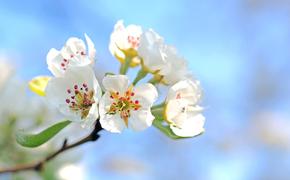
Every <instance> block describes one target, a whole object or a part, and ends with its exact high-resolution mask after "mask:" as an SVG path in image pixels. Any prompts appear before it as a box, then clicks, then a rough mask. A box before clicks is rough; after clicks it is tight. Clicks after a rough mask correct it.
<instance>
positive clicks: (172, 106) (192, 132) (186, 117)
mask: <svg viewBox="0 0 290 180" xmlns="http://www.w3.org/2000/svg"><path fill="white" fill-rule="evenodd" d="M200 99H201V89H200V86H199V82H198V81H193V80H183V81H180V82H178V83H176V84H174V85H173V86H172V87H171V88H170V89H169V92H168V95H167V98H166V105H165V120H166V121H167V122H168V123H169V124H170V128H171V130H172V131H173V132H174V133H175V134H176V135H178V136H181V137H193V136H197V135H199V134H201V133H203V132H204V127H203V126H204V122H205V118H204V116H203V115H202V114H201V112H202V110H203V108H202V107H200V106H199V105H198V104H199V102H200Z"/></svg>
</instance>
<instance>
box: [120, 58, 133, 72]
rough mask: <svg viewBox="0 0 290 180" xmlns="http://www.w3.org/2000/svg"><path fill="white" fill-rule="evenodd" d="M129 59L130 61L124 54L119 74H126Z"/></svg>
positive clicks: (130, 59)
mask: <svg viewBox="0 0 290 180" xmlns="http://www.w3.org/2000/svg"><path fill="white" fill-rule="evenodd" d="M131 61H132V58H131V57H128V56H126V58H125V62H124V63H121V67H120V74H123V75H125V74H127V71H128V69H129V65H130V63H131Z"/></svg>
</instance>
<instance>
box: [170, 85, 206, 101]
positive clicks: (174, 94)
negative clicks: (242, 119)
mask: <svg viewBox="0 0 290 180" xmlns="http://www.w3.org/2000/svg"><path fill="white" fill-rule="evenodd" d="M201 94H202V92H201V88H200V85H199V81H192V80H188V79H187V80H183V81H179V82H178V83H176V84H174V85H173V86H172V87H171V88H170V89H169V92H168V95H167V98H166V101H167V102H168V101H169V100H172V99H176V98H178V96H179V98H184V99H187V100H188V101H190V102H191V104H193V105H194V104H197V103H198V102H199V101H200V99H201Z"/></svg>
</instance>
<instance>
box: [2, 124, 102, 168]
mask: <svg viewBox="0 0 290 180" xmlns="http://www.w3.org/2000/svg"><path fill="white" fill-rule="evenodd" d="M101 130H102V127H101V125H100V123H99V121H98V120H97V123H96V125H95V128H94V130H93V131H92V132H91V133H90V134H89V135H88V136H87V137H85V138H83V139H81V140H79V141H78V142H76V143H73V144H71V145H67V139H65V140H64V142H63V145H62V147H61V148H60V149H59V150H57V151H56V152H54V153H52V154H51V155H49V156H47V157H46V158H44V159H43V160H41V161H38V162H34V163H28V164H21V165H16V166H14V167H10V168H6V169H4V168H3V169H0V174H1V173H13V172H19V171H27V170H35V171H41V170H42V169H43V167H44V165H45V164H46V163H47V162H49V161H51V160H52V159H54V158H55V157H57V156H58V155H59V154H62V153H63V152H65V151H67V150H69V149H72V148H75V147H77V146H80V145H82V144H85V143H87V142H93V141H96V140H98V139H99V137H100V136H99V134H98V133H99V132H100V131H101Z"/></svg>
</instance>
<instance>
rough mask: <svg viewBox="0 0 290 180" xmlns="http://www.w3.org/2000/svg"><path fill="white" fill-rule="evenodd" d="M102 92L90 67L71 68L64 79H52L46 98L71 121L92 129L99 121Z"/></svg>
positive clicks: (47, 88)
mask: <svg viewBox="0 0 290 180" xmlns="http://www.w3.org/2000/svg"><path fill="white" fill-rule="evenodd" d="M101 94H102V90H101V88H100V86H99V83H98V81H97V79H96V77H95V74H94V72H93V70H92V68H91V67H90V66H83V67H70V68H69V69H67V71H66V72H65V73H64V76H63V77H56V78H52V79H51V80H50V81H49V82H48V85H47V87H46V98H47V100H48V101H49V102H51V103H52V104H54V105H55V106H56V107H57V108H58V109H59V110H60V112H61V113H62V114H64V115H65V117H66V118H68V119H69V120H71V121H75V122H80V123H82V126H85V127H91V126H92V125H93V124H94V122H95V121H96V120H97V118H98V116H99V114H98V102H99V100H100V97H101Z"/></svg>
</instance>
